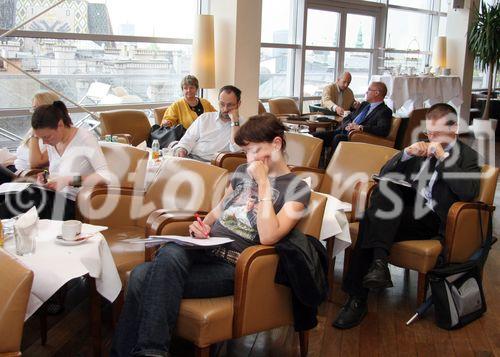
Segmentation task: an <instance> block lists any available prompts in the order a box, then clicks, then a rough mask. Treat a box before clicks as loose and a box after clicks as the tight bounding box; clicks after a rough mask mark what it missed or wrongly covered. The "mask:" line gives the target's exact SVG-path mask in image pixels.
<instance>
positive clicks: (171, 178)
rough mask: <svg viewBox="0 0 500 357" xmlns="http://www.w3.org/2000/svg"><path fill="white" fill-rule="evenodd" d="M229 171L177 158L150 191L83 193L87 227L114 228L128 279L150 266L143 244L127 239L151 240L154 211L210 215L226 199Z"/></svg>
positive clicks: (116, 251)
mask: <svg viewBox="0 0 500 357" xmlns="http://www.w3.org/2000/svg"><path fill="white" fill-rule="evenodd" d="M227 180H228V178H227V171H226V170H224V169H222V168H220V167H215V166H212V165H209V164H207V163H203V162H199V161H195V160H191V159H182V158H176V157H171V158H168V159H165V160H164V161H163V162H162V165H161V167H160V168H159V171H158V172H157V174H156V176H155V178H154V180H153V182H152V183H151V184H150V185H149V187H148V188H147V190H146V191H144V190H143V189H142V188H141V189H137V188H136V189H134V188H133V187H95V188H94V189H92V190H82V191H81V192H80V194H79V196H78V198H77V204H78V208H79V212H80V215H81V217H82V219H83V220H84V221H85V222H86V223H90V224H97V225H104V226H108V227H109V229H108V230H106V231H104V232H103V235H104V237H105V238H106V241H107V242H108V245H109V247H110V249H111V253H112V254H113V259H114V261H115V264H116V267H117V269H118V273H119V274H120V277H121V278H122V281H125V274H126V272H127V271H129V270H131V269H132V268H134V267H135V266H136V265H138V264H140V263H142V262H144V249H143V247H142V246H141V245H140V244H128V243H123V242H122V240H123V239H127V238H132V237H141V238H142V237H145V235H146V231H145V229H146V222H147V219H148V216H149V215H150V214H151V212H154V211H156V210H158V209H167V210H169V211H171V212H179V211H183V212H196V211H210V210H211V209H212V208H213V207H214V205H216V204H217V203H218V202H219V201H220V200H221V198H222V197H223V195H224V190H225V187H226V186H227V182H228V181H227Z"/></svg>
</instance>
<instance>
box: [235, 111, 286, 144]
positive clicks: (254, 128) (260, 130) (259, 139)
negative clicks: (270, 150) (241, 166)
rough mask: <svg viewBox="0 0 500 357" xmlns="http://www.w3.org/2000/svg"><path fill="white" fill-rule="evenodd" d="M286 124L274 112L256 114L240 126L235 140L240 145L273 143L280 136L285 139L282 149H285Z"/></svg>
mask: <svg viewBox="0 0 500 357" xmlns="http://www.w3.org/2000/svg"><path fill="white" fill-rule="evenodd" d="M285 131H286V130H285V126H284V125H283V123H282V122H281V120H279V119H278V118H277V117H276V116H275V115H274V114H271V113H264V114H259V115H254V116H251V117H250V118H248V120H247V121H246V122H245V124H243V125H242V126H241V127H240V130H238V132H237V133H236V135H235V137H234V142H235V143H236V144H238V145H239V146H246V145H248V144H249V143H271V142H272V141H273V140H274V138H276V137H279V138H281V140H282V141H283V145H282V146H281V150H285V147H286V139H285Z"/></svg>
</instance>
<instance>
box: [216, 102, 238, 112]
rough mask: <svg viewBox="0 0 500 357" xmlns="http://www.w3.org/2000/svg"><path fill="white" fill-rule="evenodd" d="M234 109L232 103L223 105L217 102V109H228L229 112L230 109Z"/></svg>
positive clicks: (234, 105)
mask: <svg viewBox="0 0 500 357" xmlns="http://www.w3.org/2000/svg"><path fill="white" fill-rule="evenodd" d="M235 107H236V104H234V103H223V102H219V108H221V109H222V108H226V109H228V110H231V109H233V108H235Z"/></svg>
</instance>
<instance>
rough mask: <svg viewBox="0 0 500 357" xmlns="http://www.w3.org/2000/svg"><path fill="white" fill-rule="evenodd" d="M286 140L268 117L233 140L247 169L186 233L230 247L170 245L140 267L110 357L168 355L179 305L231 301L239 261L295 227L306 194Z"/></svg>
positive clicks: (256, 120)
mask: <svg viewBox="0 0 500 357" xmlns="http://www.w3.org/2000/svg"><path fill="white" fill-rule="evenodd" d="M284 133H285V128H284V126H283V124H282V123H281V121H279V120H278V119H277V118H276V117H275V116H274V115H272V114H264V115H257V116H254V117H251V118H249V119H248V120H247V122H246V123H245V124H243V125H242V126H241V128H240V130H239V131H238V133H237V134H236V137H235V141H236V143H237V144H238V145H239V146H240V147H241V148H242V149H243V150H244V151H245V153H246V155H247V163H246V164H244V165H241V166H239V167H238V169H237V170H236V171H235V173H234V174H233V176H232V178H231V185H230V187H229V189H228V191H227V192H226V195H225V197H224V198H223V199H222V200H221V202H220V203H219V204H218V205H217V206H216V207H215V208H214V209H213V210H212V211H210V213H208V214H207V216H206V217H205V218H204V220H203V223H202V224H201V223H198V222H197V221H195V222H193V223H192V224H191V225H190V226H189V233H190V234H191V236H193V237H196V238H199V239H206V238H207V237H208V236H209V235H211V236H219V237H229V238H231V239H233V240H234V241H233V242H231V243H229V244H226V245H223V246H219V247H217V248H212V249H206V250H193V249H186V248H184V247H182V246H180V245H176V244H171V243H169V244H167V245H165V246H164V247H162V248H161V249H160V250H159V251H158V254H157V255H156V257H155V259H154V260H153V261H152V262H147V263H144V264H141V265H139V266H137V267H136V268H135V269H134V270H133V271H132V274H131V276H130V280H129V284H128V288H127V294H126V300H125V306H124V308H123V311H122V315H121V317H120V322H119V324H118V327H117V330H116V334H115V336H114V341H113V347H112V351H111V355H113V356H130V355H142V356H148V355H151V356H166V355H168V350H169V346H170V339H171V336H172V333H173V330H174V328H175V325H176V322H177V315H178V313H179V307H180V303H181V300H182V299H183V298H203V297H206V298H208V297H219V296H227V295H232V294H233V290H234V272H235V265H236V262H237V260H238V258H239V256H240V254H241V253H242V252H243V251H244V250H245V249H246V248H248V247H250V246H252V245H256V244H264V245H274V244H276V243H277V242H279V241H280V240H281V239H282V238H284V237H285V236H286V235H288V234H289V233H290V231H291V230H292V229H293V228H294V227H295V225H296V224H297V223H298V221H299V220H300V219H301V217H302V213H303V211H304V209H305V208H306V207H307V205H308V203H309V199H310V189H309V187H308V186H307V185H306V184H305V183H304V182H303V181H302V180H300V179H299V178H298V177H297V176H295V175H294V174H293V173H291V172H290V169H289V168H288V166H287V164H286V161H285V158H284V149H285V144H286V143H285V136H284ZM186 233H187V232H186Z"/></svg>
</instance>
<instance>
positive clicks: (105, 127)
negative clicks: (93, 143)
mask: <svg viewBox="0 0 500 357" xmlns="http://www.w3.org/2000/svg"><path fill="white" fill-rule="evenodd" d="M99 119H100V120H101V134H102V135H103V136H104V135H116V134H129V135H130V136H131V138H132V140H131V142H132V145H134V146H137V145H139V144H140V143H142V142H143V141H145V140H147V138H148V137H149V133H150V131H151V124H149V119H148V117H147V116H146V114H145V113H144V112H143V111H141V110H111V111H108V112H102V113H101V114H100V115H99Z"/></svg>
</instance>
